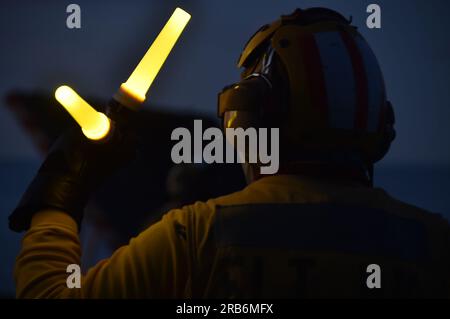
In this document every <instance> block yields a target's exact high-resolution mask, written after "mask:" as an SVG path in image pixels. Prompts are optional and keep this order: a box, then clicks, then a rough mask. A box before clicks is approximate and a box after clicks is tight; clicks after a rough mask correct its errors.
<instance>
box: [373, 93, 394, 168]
mask: <svg viewBox="0 0 450 319" xmlns="http://www.w3.org/2000/svg"><path fill="white" fill-rule="evenodd" d="M382 135H383V138H382V140H381V143H380V147H379V149H378V151H377V153H376V155H375V156H374V158H373V161H372V162H373V163H376V162H378V161H380V160H381V159H382V158H383V157H384V156H385V155H386V154H387V152H388V151H389V149H390V147H391V144H392V142H393V141H394V140H395V138H396V136H397V132H396V131H395V112H394V108H393V107H392V104H391V102H389V101H386V110H385V115H384V123H383V132H382Z"/></svg>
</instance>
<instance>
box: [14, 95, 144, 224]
mask: <svg viewBox="0 0 450 319" xmlns="http://www.w3.org/2000/svg"><path fill="white" fill-rule="evenodd" d="M130 112H132V111H128V110H124V109H123V108H122V107H121V106H120V105H117V104H115V103H112V104H110V110H109V113H108V116H109V118H110V119H112V120H113V122H112V131H111V132H110V133H109V136H108V137H107V139H106V140H101V141H91V140H89V139H87V138H86V137H85V136H84V135H83V133H82V131H81V129H80V128H79V127H78V126H77V127H74V128H73V129H72V128H71V129H69V130H68V131H67V132H65V133H64V134H63V135H62V136H61V137H60V138H59V139H58V140H57V141H56V142H55V144H54V145H53V146H52V148H51V150H50V152H49V154H48V155H47V158H46V159H45V160H44V162H43V164H42V165H41V167H40V169H39V171H38V172H37V174H36V176H35V177H34V179H33V181H32V182H31V184H30V185H29V187H28V188H27V190H26V191H25V194H24V195H23V197H22V199H21V201H20V202H19V205H18V206H17V208H16V209H15V210H14V211H13V213H12V214H11V215H10V216H9V228H10V229H11V230H13V231H16V232H20V231H23V230H27V229H28V228H29V227H30V224H31V219H32V217H33V215H34V214H35V213H37V212H38V211H40V210H42V209H46V208H53V209H57V210H60V211H62V212H65V213H67V214H69V215H70V216H72V217H73V218H74V220H75V221H76V222H77V223H78V226H80V223H81V220H82V217H83V210H84V207H85V206H86V204H87V202H88V200H89V197H90V194H91V193H92V192H93V191H94V190H95V189H96V188H97V187H98V186H99V185H100V184H101V183H102V182H103V181H104V180H105V179H106V178H107V177H108V176H110V175H111V174H113V173H114V172H115V171H116V170H117V169H119V168H120V167H122V166H124V165H125V164H126V163H127V162H129V161H131V160H132V159H133V158H134V155H135V141H136V138H135V133H134V130H133V128H132V125H130V116H131V114H129V113H130Z"/></svg>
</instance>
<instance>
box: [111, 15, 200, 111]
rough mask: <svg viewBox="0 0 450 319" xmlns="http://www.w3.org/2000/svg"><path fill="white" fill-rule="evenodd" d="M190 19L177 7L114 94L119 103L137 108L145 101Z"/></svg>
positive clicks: (189, 16)
mask: <svg viewBox="0 0 450 319" xmlns="http://www.w3.org/2000/svg"><path fill="white" fill-rule="evenodd" d="M190 19H191V15H190V14H189V13H187V12H186V11H184V10H183V9H180V8H176V9H175V11H174V12H173V14H172V16H171V17H170V19H169V21H167V23H166V25H165V26H164V28H163V29H162V30H161V32H160V33H159V35H158V36H157V38H156V39H155V41H154V42H153V43H152V45H151V46H150V48H149V49H148V51H147V53H145V55H144V57H143V58H142V60H141V61H140V62H139V64H138V65H137V67H136V69H134V71H133V73H132V74H131V75H130V77H129V78H128V80H127V81H126V82H125V83H122V85H121V86H120V88H119V90H118V92H117V93H116V95H115V96H114V98H115V99H116V100H117V101H118V102H119V103H121V104H123V105H125V106H128V107H130V108H136V107H138V106H139V105H140V104H142V103H143V102H144V101H145V96H146V94H147V91H148V89H149V88H150V86H151V85H152V82H153V80H154V79H155V78H156V75H157V74H158V72H159V70H160V69H161V67H162V65H163V64H164V61H165V60H166V59H167V57H168V55H169V53H170V51H172V48H173V47H174V45H175V43H176V42H177V40H178V38H179V37H180V35H181V33H182V32H183V30H184V28H185V27H186V25H187V23H188V22H189V20H190Z"/></svg>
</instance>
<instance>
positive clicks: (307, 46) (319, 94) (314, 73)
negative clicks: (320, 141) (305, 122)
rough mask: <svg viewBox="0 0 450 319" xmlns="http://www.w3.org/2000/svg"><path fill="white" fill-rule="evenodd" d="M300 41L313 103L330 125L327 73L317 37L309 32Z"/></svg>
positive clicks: (325, 122)
mask: <svg viewBox="0 0 450 319" xmlns="http://www.w3.org/2000/svg"><path fill="white" fill-rule="evenodd" d="M299 41H300V46H301V48H302V49H303V50H302V52H303V58H304V65H305V71H306V76H307V78H308V79H309V83H310V96H311V101H312V104H313V105H314V106H315V107H316V108H317V110H319V113H320V115H321V119H322V120H323V123H324V124H325V125H328V124H329V121H328V97H327V90H326V84H325V75H324V72H323V65H322V61H321V59H320V51H319V48H318V47H317V43H316V39H315V38H314V35H313V34H307V35H303V36H301V37H300V38H299Z"/></svg>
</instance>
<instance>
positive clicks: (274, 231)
mask: <svg viewBox="0 0 450 319" xmlns="http://www.w3.org/2000/svg"><path fill="white" fill-rule="evenodd" d="M214 230H215V240H216V243H217V244H218V246H219V247H228V246H236V247H245V248H256V249H259V248H263V247H264V248H266V249H285V250H301V251H309V252H313V253H318V252H335V253H346V254H359V255H367V256H379V257H387V258H393V259H397V260H403V261H415V262H420V261H424V260H425V259H426V258H427V257H428V251H427V244H426V232H425V228H424V225H423V224H421V223H420V222H418V221H417V220H413V219H409V218H403V217H400V216H397V215H394V214H390V213H387V212H384V211H382V210H378V209H368V208H367V207H359V206H349V205H337V204H329V203H318V204H258V205H255V204H253V205H237V206H222V207H220V206H219V207H217V211H216V219H215V224H214Z"/></svg>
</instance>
